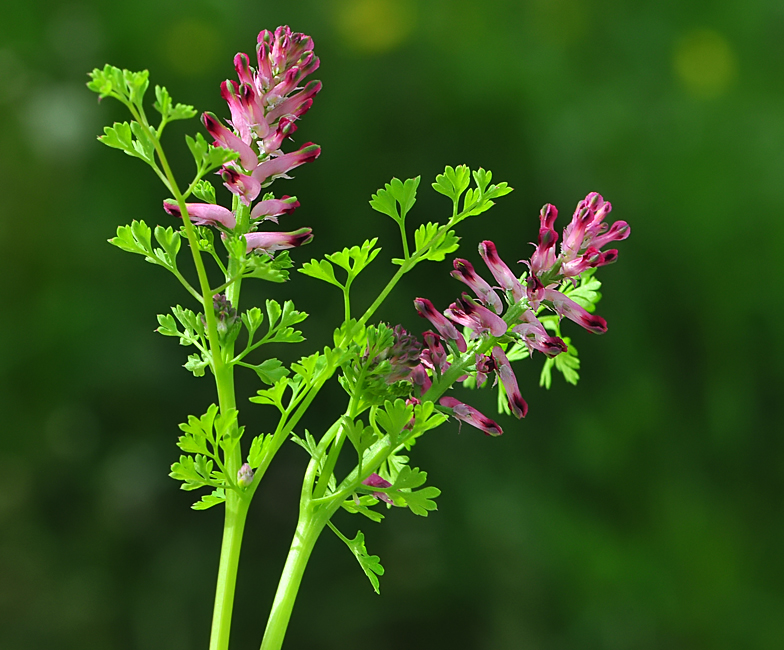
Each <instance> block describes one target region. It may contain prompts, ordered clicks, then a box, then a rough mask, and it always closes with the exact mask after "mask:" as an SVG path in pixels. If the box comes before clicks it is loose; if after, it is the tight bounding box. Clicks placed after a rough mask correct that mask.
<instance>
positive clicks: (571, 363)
mask: <svg viewBox="0 0 784 650" xmlns="http://www.w3.org/2000/svg"><path fill="white" fill-rule="evenodd" d="M563 341H564V343H566V345H567V348H566V352H561V354H559V355H558V356H557V357H554V358H548V359H546V360H545V362H544V366H543V367H542V372H541V374H540V375H539V385H540V386H544V387H545V388H547V389H548V390H549V389H550V386H551V385H552V383H553V377H552V372H553V366H555V368H556V370H558V371H559V372H560V373H561V374H562V375H563V377H564V379H565V380H566V381H567V382H568V383H570V384H573V385H575V384H577V381H578V380H579V379H580V373H578V372H577V371H578V369H579V368H580V359H579V357H578V356H577V348H575V347H574V345H573V344H572V342H571V339H570V338H569V337H568V336H565V337H563Z"/></svg>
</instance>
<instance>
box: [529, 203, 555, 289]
mask: <svg viewBox="0 0 784 650" xmlns="http://www.w3.org/2000/svg"><path fill="white" fill-rule="evenodd" d="M557 217H558V210H557V209H556V207H555V206H554V205H551V204H549V203H548V204H546V205H545V206H544V207H543V208H542V210H541V212H540V213H539V223H540V226H539V244H538V245H537V246H536V250H535V251H534V254H533V255H532V256H531V262H530V263H529V265H528V266H529V268H530V269H531V273H532V274H534V275H541V274H542V273H543V272H545V271H549V270H550V269H551V268H552V266H553V264H555V244H556V242H557V241H558V233H557V232H555V229H554V228H553V224H554V223H555V220H556V218H557Z"/></svg>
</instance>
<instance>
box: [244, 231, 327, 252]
mask: <svg viewBox="0 0 784 650" xmlns="http://www.w3.org/2000/svg"><path fill="white" fill-rule="evenodd" d="M312 239H313V229H312V228H300V229H299V230H294V231H293V232H269V231H263V232H249V233H248V234H247V235H245V241H246V242H247V244H248V249H247V250H248V252H249V253H250V252H251V251H253V250H261V251H264V252H265V253H268V254H270V255H271V254H272V253H275V252H277V251H281V250H285V249H287V248H296V247H297V246H303V245H305V244H308V243H310V242H311V241H312Z"/></svg>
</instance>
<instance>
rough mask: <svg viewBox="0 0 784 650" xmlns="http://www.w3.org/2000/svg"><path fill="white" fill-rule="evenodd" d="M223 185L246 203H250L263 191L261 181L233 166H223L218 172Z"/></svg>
mask: <svg viewBox="0 0 784 650" xmlns="http://www.w3.org/2000/svg"><path fill="white" fill-rule="evenodd" d="M218 173H219V174H220V177H221V178H222V179H223V185H224V186H225V187H226V189H227V190H229V192H231V193H232V194H236V195H237V196H239V197H240V200H241V201H242V202H243V203H244V204H245V205H250V204H251V203H252V202H253V201H255V200H256V198H257V197H258V195H259V194H260V193H261V183H259V181H257V180H256V179H255V178H253V176H248V175H247V174H243V173H242V172H239V171H237V170H236V169H234V168H233V167H222V168H221V170H220V171H219V172H218Z"/></svg>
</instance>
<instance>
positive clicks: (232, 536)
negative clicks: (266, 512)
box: [210, 490, 250, 650]
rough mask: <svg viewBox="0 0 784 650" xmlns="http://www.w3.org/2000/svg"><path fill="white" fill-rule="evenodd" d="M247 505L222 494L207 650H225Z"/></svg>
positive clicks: (232, 495)
mask: <svg viewBox="0 0 784 650" xmlns="http://www.w3.org/2000/svg"><path fill="white" fill-rule="evenodd" d="M249 505H250V500H249V499H246V498H243V497H241V496H240V495H239V494H237V493H236V492H235V491H234V490H227V491H226V518H225V520H224V525H223V541H222V542H221V554H220V564H219V565H218V580H217V584H216V587H215V607H214V609H213V614H212V630H211V632H210V650H226V649H227V648H228V647H229V635H230V633H231V614H232V610H233V609H234V591H235V589H236V585H237V569H238V566H239V561H240V549H241V547H242V534H243V532H244V530H245V519H246V517H247V515H248V506H249Z"/></svg>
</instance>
